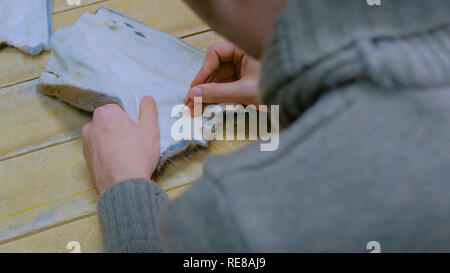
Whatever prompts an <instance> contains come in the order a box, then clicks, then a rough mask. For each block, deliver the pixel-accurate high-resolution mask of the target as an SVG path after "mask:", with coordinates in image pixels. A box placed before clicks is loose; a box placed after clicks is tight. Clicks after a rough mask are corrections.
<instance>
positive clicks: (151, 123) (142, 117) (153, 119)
mask: <svg viewBox="0 0 450 273" xmlns="http://www.w3.org/2000/svg"><path fill="white" fill-rule="evenodd" d="M138 127H140V128H142V129H143V130H144V131H146V132H149V131H155V132H157V131H158V108H157V107H156V102H155V99H154V98H153V97H151V96H148V97H145V98H143V99H142V101H141V105H140V108H139V124H138Z"/></svg>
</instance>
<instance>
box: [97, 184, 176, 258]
mask: <svg viewBox="0 0 450 273" xmlns="http://www.w3.org/2000/svg"><path fill="white" fill-rule="evenodd" d="M167 203H168V198H167V195H166V194H165V193H164V191H163V189H161V188H160V187H159V186H158V185H156V184H155V183H154V182H152V181H151V180H147V179H129V180H125V181H123V182H120V183H116V184H115V185H113V186H111V187H109V188H108V189H107V190H106V191H105V192H103V194H102V195H101V196H100V199H99V201H98V212H99V219H100V224H101V228H102V231H103V244H104V250H105V252H132V253H138V252H161V251H162V241H161V238H160V235H159V230H158V224H157V219H158V216H159V212H160V210H161V208H162V207H163V206H164V205H165V204H167Z"/></svg>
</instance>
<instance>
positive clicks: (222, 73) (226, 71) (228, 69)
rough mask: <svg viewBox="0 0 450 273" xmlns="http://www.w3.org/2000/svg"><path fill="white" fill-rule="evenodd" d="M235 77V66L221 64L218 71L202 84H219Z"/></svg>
mask: <svg viewBox="0 0 450 273" xmlns="http://www.w3.org/2000/svg"><path fill="white" fill-rule="evenodd" d="M236 75H237V69H236V66H235V65H234V64H233V63H224V64H221V65H220V68H219V70H217V72H216V73H215V74H214V75H212V77H211V78H210V79H208V80H207V81H206V82H204V83H214V82H221V81H223V80H226V79H229V78H231V77H234V76H236Z"/></svg>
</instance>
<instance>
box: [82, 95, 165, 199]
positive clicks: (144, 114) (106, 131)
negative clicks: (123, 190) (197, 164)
mask: <svg viewBox="0 0 450 273" xmlns="http://www.w3.org/2000/svg"><path fill="white" fill-rule="evenodd" d="M81 136H82V138H83V144H84V145H83V154H84V157H85V158H86V162H87V165H88V169H89V172H90V174H91V178H92V180H93V183H94V184H95V186H96V188H97V191H98V192H99V193H100V194H101V193H102V192H104V191H105V190H106V189H107V188H108V187H110V186H112V185H113V184H114V183H117V182H121V181H124V180H127V179H131V178H146V179H150V177H151V176H152V174H153V172H154V171H155V169H156V167H157V165H158V162H159V129H158V110H157V108H156V103H155V101H154V100H153V98H152V97H146V98H144V99H143V100H142V102H141V106H140V117H139V124H136V123H134V122H133V121H132V120H131V119H130V117H129V116H128V115H127V114H126V113H125V112H124V111H123V110H122V108H121V107H120V106H119V105H117V104H108V105H105V106H102V107H100V108H98V109H97V110H96V111H95V112H94V116H93V118H92V122H91V123H89V124H87V125H85V126H84V127H83V130H82V133H81Z"/></svg>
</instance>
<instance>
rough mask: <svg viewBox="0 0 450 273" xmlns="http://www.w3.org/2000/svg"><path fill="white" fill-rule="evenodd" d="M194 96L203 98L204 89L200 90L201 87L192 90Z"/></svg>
mask: <svg viewBox="0 0 450 273" xmlns="http://www.w3.org/2000/svg"><path fill="white" fill-rule="evenodd" d="M192 95H194V97H201V96H202V89H201V88H199V87H194V88H192Z"/></svg>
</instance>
